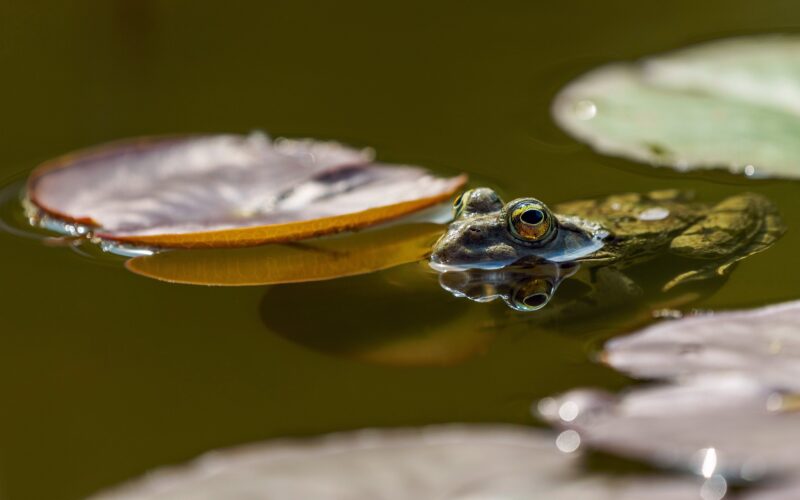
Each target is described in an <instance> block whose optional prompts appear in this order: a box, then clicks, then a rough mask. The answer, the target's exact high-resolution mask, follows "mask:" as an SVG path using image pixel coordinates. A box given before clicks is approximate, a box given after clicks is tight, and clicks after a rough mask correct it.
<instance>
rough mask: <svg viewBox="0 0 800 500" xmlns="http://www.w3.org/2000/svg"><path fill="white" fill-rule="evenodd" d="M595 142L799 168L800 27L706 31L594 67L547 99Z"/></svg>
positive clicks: (647, 154) (659, 158)
mask: <svg viewBox="0 0 800 500" xmlns="http://www.w3.org/2000/svg"><path fill="white" fill-rule="evenodd" d="M553 115H554V117H555V119H556V121H557V122H558V124H559V125H560V126H561V127H562V128H564V130H566V131H567V132H569V133H570V134H572V135H573V136H575V137H576V138H578V139H580V140H582V141H584V142H586V143H588V144H589V145H591V146H592V147H593V148H594V149H595V150H597V151H599V152H601V153H605V154H609V155H614V156H622V157H625V158H629V159H632V160H636V161H642V162H646V163H651V164H654V165H662V166H670V167H674V168H677V169H679V170H690V169H695V168H710V167H722V168H727V169H729V170H731V171H733V172H742V173H745V174H746V175H751V176H752V175H756V176H777V177H787V178H798V177H800V140H798V137H800V37H798V36H789V35H766V36H764V35H762V36H753V37H742V38H734V39H727V40H720V41H714V42H710V43H706V44H702V45H698V46H695V47H690V48H687V49H684V50H679V51H675V52H672V53H668V54H664V55H659V56H654V57H651V58H647V59H643V60H641V61H639V62H635V63H614V64H609V65H607V66H604V67H601V68H599V69H596V70H594V71H591V72H589V73H587V74H586V75H584V76H582V77H580V78H578V79H577V80H575V81H574V82H572V83H570V84H569V85H567V86H566V87H565V88H564V89H563V90H562V91H561V92H560V93H559V94H558V96H557V97H556V99H555V101H554V103H553Z"/></svg>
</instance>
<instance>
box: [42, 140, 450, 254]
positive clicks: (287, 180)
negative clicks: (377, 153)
mask: <svg viewBox="0 0 800 500" xmlns="http://www.w3.org/2000/svg"><path fill="white" fill-rule="evenodd" d="M465 181H466V177H465V176H463V175H461V176H457V177H451V178H441V177H438V176H436V175H434V174H432V173H431V172H429V171H427V170H425V169H423V168H420V167H411V166H399V165H383V164H379V163H375V162H374V161H373V160H372V157H371V154H370V153H369V152H368V151H357V150H354V149H350V148H346V147H344V146H341V145H339V144H335V143H326V142H316V141H310V140H297V141H295V140H278V141H271V140H269V139H268V138H267V137H265V136H264V135H261V134H252V135H250V136H234V135H220V136H202V137H182V138H170V139H152V140H149V139H146V140H139V141H129V142H122V143H117V144H113V145H110V146H106V147H101V148H99V149H95V150H91V151H87V152H81V153H76V154H74V155H68V156H65V157H63V158H59V159H56V160H54V161H52V162H49V163H47V164H44V165H42V166H40V167H39V168H37V169H36V170H35V171H34V172H33V174H31V177H30V180H29V183H28V196H29V198H30V201H31V202H32V204H33V205H34V206H35V207H36V208H38V209H39V210H41V211H42V212H44V214H46V215H48V216H51V217H55V218H57V219H59V220H61V221H64V222H67V223H73V224H81V225H84V226H87V227H88V229H89V230H91V231H92V232H93V233H94V235H95V236H98V237H100V238H103V239H106V240H113V241H119V242H125V243H132V244H139V245H151V246H160V247H203V246H205V247H236V246H251V245H257V244H261V243H267V242H286V241H295V240H300V239H305V238H312V237H316V236H321V235H325V234H331V233H337V232H341V231H348V230H354V229H359V228H363V227H367V226H371V225H375V224H378V223H381V222H385V221H388V220H392V219H397V218H399V217H402V216H405V215H408V214H410V213H413V212H416V211H419V210H422V209H424V208H427V207H430V206H433V205H436V204H438V203H440V202H442V201H445V200H447V199H449V198H450V197H451V196H452V195H453V193H454V192H455V191H456V190H457V189H458V188H459V187H461V186H462V185H463V184H464V183H465Z"/></svg>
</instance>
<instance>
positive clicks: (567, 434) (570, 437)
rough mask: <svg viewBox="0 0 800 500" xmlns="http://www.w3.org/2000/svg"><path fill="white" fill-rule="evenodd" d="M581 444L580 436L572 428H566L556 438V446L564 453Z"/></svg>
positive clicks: (570, 451)
mask: <svg viewBox="0 0 800 500" xmlns="http://www.w3.org/2000/svg"><path fill="white" fill-rule="evenodd" d="M580 446H581V436H580V434H578V433H577V432H575V431H573V430H572V429H569V430H566V431H564V432H562V433H561V434H559V435H558V437H557V438H556V448H558V449H559V451H561V452H564V453H572V452H573V451H575V450H577V449H578V448H580Z"/></svg>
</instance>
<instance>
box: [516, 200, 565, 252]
mask: <svg viewBox="0 0 800 500" xmlns="http://www.w3.org/2000/svg"><path fill="white" fill-rule="evenodd" d="M507 217H508V228H509V230H510V231H511V234H513V235H514V236H516V237H517V238H519V239H521V240H523V241H531V242H534V241H537V242H538V241H544V240H545V239H546V238H547V237H549V236H551V235H552V234H553V232H554V230H555V224H553V217H552V215H551V214H550V210H549V209H548V208H547V207H546V206H545V205H544V203H542V202H540V201H539V200H535V199H533V198H528V199H524V200H519V201H514V202H511V203H510V204H509V209H508V211H507Z"/></svg>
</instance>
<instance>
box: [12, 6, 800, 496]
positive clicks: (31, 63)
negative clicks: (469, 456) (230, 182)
mask: <svg viewBox="0 0 800 500" xmlns="http://www.w3.org/2000/svg"><path fill="white" fill-rule="evenodd" d="M794 26H800V8H798V7H797V6H796V5H795V4H793V3H792V2H777V1H776V2H762V3H761V4H759V6H758V8H757V9H756V8H754V6H753V4H752V2H744V1H737V2H730V1H725V2H723V1H716V0H715V1H707V2H704V3H703V5H702V6H698V5H697V4H696V3H694V2H672V3H671V4H670V6H669V7H665V6H661V7H660V8H659V9H653V7H652V5H651V4H647V3H643V2H634V1H620V2H615V3H614V4H613V5H608V4H598V3H595V2H564V3H560V4H558V3H554V4H548V5H547V7H546V8H544V7H541V6H537V5H536V4H535V3H532V2H524V1H507V2H500V3H497V4H495V5H493V6H492V7H491V8H490V7H489V6H488V5H484V6H483V7H477V6H467V5H465V4H463V3H462V2H455V1H445V2H437V3H436V4H435V5H434V4H431V3H430V2H402V3H397V4H395V5H393V6H388V5H385V4H375V3H372V2H360V1H345V2H336V3H335V4H330V5H327V6H322V5H319V3H318V2H304V1H293V2H283V1H275V2H269V3H268V2H249V3H248V4H247V5H244V4H241V3H236V4H230V3H227V4H226V3H219V2H211V1H205V0H203V1H198V0H194V1H188V0H182V1H170V2H167V1H151V0H129V1H110V2H94V1H78V2H69V3H59V2H51V3H49V4H48V5H44V4H41V3H37V2H16V3H13V4H12V3H10V2H6V3H4V4H3V5H2V6H0V62H2V64H3V68H4V78H3V79H2V82H0V92H2V95H4V96H6V100H5V102H4V113H3V116H4V121H5V123H6V125H5V127H4V128H3V134H0V145H1V146H2V150H3V152H4V157H3V161H2V162H0V177H3V178H5V179H6V180H7V181H8V182H13V181H15V180H18V179H22V178H24V176H25V175H26V173H27V172H29V171H30V170H31V169H32V168H33V167H34V166H36V165H37V164H38V163H40V162H41V161H44V160H46V159H48V158H51V157H54V156H57V155H59V154H62V153H64V152H67V151H71V150H75V149H78V148H81V147H85V146H90V145H93V144H98V143H102V142H104V141H108V140H112V139H117V138H121V137H130V136H139V135H153V134H164V133H176V132H180V133H183V132H240V133H246V132H248V131H250V130H254V129H259V130H265V131H268V132H269V133H270V134H273V135H275V136H292V137H314V138H319V139H334V140H338V141H342V142H346V143H349V144H352V145H354V146H371V147H374V148H375V149H376V150H377V153H378V158H379V159H381V160H385V161H388V162H404V163H412V164H420V165H424V166H426V167H429V168H431V169H434V170H437V171H439V172H442V173H448V174H449V173H454V172H459V171H464V172H467V173H469V174H470V175H471V176H472V178H473V183H480V184H484V185H490V186H492V187H493V188H495V189H497V190H498V191H499V192H500V193H502V194H503V195H504V196H505V197H506V198H507V199H510V198H514V197H517V196H524V195H532V196H536V197H538V198H540V199H542V200H543V201H545V202H547V203H553V204H555V203H558V202H562V201H568V200H572V199H578V198H585V197H592V196H601V195H606V194H612V193H617V192H625V191H650V190H655V189H668V188H680V189H691V190H693V191H694V192H696V194H697V196H698V198H700V199H703V200H709V201H715V200H718V199H721V198H723V197H725V196H729V195H732V194H735V193H740V192H742V191H745V190H747V191H753V192H758V193H761V194H763V195H765V196H767V197H768V198H770V199H771V200H773V201H774V202H775V203H776V204H777V206H778V207H779V209H780V211H781V213H782V215H783V218H784V221H785V222H786V224H787V226H788V227H789V231H788V232H787V233H786V235H785V236H784V237H783V238H782V239H781V240H780V241H779V242H778V243H777V244H775V245H774V246H773V247H772V248H770V249H769V250H768V251H766V252H764V253H761V254H758V255H755V256H753V257H751V258H749V259H746V260H745V261H743V262H742V263H741V264H740V265H739V266H738V268H737V269H736V270H735V271H734V272H733V274H732V275H731V277H730V279H728V280H727V281H726V282H724V283H723V284H722V285H721V286H719V287H712V286H711V285H709V286H708V287H706V289H705V292H706V293H704V294H703V295H702V296H701V297H700V298H698V299H697V300H695V301H694V302H692V303H691V305H690V306H687V307H691V308H697V309H715V310H716V309H730V308H740V307H750V306H760V305H765V304H769V303H773V302H779V301H783V300H788V299H794V298H798V297H799V296H800V291H798V289H797V287H796V286H795V284H796V283H797V282H798V280H800V268H798V269H795V268H794V266H793V264H794V256H796V255H797V252H798V249H800V233H798V232H797V231H795V229H794V228H795V227H796V226H797V225H798V224H799V223H800V204H798V203H797V193H798V189H800V188H799V187H798V185H797V183H795V182H790V181H775V180H754V179H747V178H744V177H740V176H733V175H730V174H726V173H723V172H705V173H693V174H679V173H674V172H672V171H669V170H666V169H652V168H649V167H646V166H643V165H637V164H634V163H631V162H628V161H625V160H620V159H613V158H607V157H601V156H599V155H596V154H594V153H592V152H591V151H590V150H589V149H588V148H587V147H585V146H582V145H580V144H578V143H577V142H576V141H574V140H573V139H571V138H569V137H567V136H566V135H565V134H564V133H562V132H561V131H559V130H558V129H557V128H556V126H555V125H554V124H553V121H552V119H551V118H550V115H549V106H550V101H551V99H552V97H553V96H554V94H555V93H556V92H557V90H558V89H559V88H560V87H561V86H563V85H564V84H565V83H567V82H568V81H569V80H571V79H572V78H574V77H575V76H577V75H579V74H581V73H583V72H585V71H586V70H588V69H590V68H592V67H594V66H596V65H598V64H602V63H605V62H608V61H612V60H617V59H631V58H635V57H638V56H642V55H645V54H651V53H654V52H659V51H662V50H668V49H671V48H676V47H679V46H684V45H687V44H689V43H693V42H698V41H703V40H707V39H711V38H716V37H719V36H729V35H733V34H740V33H757V32H764V31H775V30H782V31H785V30H787V29H792V28H793V27H794ZM6 193H7V191H6ZM4 207H5V208H4V210H6V216H8V215H9V213H10V212H8V211H9V210H12V209H11V208H9V204H7V203H6V204H5V205H4ZM5 218H6V219H8V217H5ZM0 255H1V256H2V259H1V262H2V264H0V266H2V275H3V277H4V280H3V283H4V289H3V294H2V297H1V300H0V311H2V320H0V329H1V330H2V335H0V394H2V395H3V404H2V410H0V498H4V499H40V498H48V499H74V498H81V497H84V496H86V495H88V494H90V493H92V492H94V491H97V490H98V489H101V488H103V487H107V486H110V485H112V484H115V483H118V482H120V481H123V480H125V479H128V478H131V477H133V476H137V475H139V474H141V473H143V472H145V471H147V470H150V469H152V468H154V467H157V466H159V465H162V464H168V463H175V462H182V461H184V460H186V459H189V458H191V457H193V456H196V455H197V454H199V453H202V452H204V451H207V450H209V449H213V448H219V447H224V446H230V445H234V444H239V443H246V442H252V441H258V440H263V439H266V438H271V437H278V436H302V435H311V434H319V433H326V432H331V431H338V430H346V429H356V428H363V427H383V426H408V425H422V424H430V423H442V422H511V423H521V424H527V425H542V424H541V422H540V421H539V420H537V419H536V418H534V416H532V415H531V411H530V407H531V404H532V403H534V402H535V401H537V400H538V399H540V398H542V397H545V396H548V395H551V394H554V393H558V392H562V391H565V390H568V389H571V388H573V387H578V386H594V387H601V388H605V389H610V390H616V389H618V388H622V387H625V386H627V385H629V384H631V383H632V381H631V380H630V379H628V378H626V377H625V376H623V375H621V374H619V373H617V372H615V371H613V370H612V369H610V368H607V367H605V366H602V365H598V364H596V363H595V362H594V361H593V355H594V354H595V352H596V349H597V347H598V346H599V342H600V341H601V340H603V339H606V338H608V337H609V336H612V335H614V334H618V333H622V332H625V331H629V330H630V329H631V328H632V325H634V324H641V323H642V321H646V320H647V317H642V316H641V314H638V313H637V312H636V311H623V313H620V314H617V315H614V316H597V317H596V316H590V317H587V318H581V319H580V320H575V321H574V322H570V323H568V324H567V323H562V324H560V325H559V326H558V327H557V328H545V327H542V326H541V325H540V324H537V323H536V322H535V321H532V320H531V318H533V317H534V316H535V313H533V314H530V315H526V314H524V313H519V312H516V311H513V310H511V309H509V308H507V307H506V306H505V305H504V304H503V303H502V302H501V301H495V302H492V303H488V304H480V303H476V302H471V301H468V300H466V299H463V298H456V297H454V296H452V295H451V294H449V293H447V292H446V291H444V290H443V289H442V288H440V286H439V284H438V282H437V276H436V274H435V273H433V272H431V271H430V270H429V269H427V266H425V265H424V264H420V263H412V264H407V265H404V266H400V267H396V268H393V269H390V270H386V271H382V272H378V273H373V274H369V275H364V276H357V277H350V278H343V279H339V280H334V281H326V282H318V283H307V284H291V285H277V286H270V287H241V288H213V287H198V286H188V285H172V284H167V283H162V282H158V281H154V280H150V279H146V278H144V277H141V276H137V275H134V274H132V273H130V272H128V271H127V270H125V268H124V267H123V266H122V265H121V260H120V259H113V258H96V257H91V256H82V255H79V254H77V253H75V252H71V251H69V250H68V249H65V248H59V247H53V246H48V245H44V244H42V242H41V241H40V240H38V239H26V238H22V237H19V236H17V235H14V234H10V233H9V232H0ZM645 278H646V277H645ZM558 299H559V297H558V296H557V297H556V299H554V300H558ZM639 312H641V311H639ZM594 465H595V466H599V467H606V468H610V469H615V468H621V467H624V465H623V464H622V463H620V462H608V461H606V462H604V461H603V460H600V461H599V463H598V464H594Z"/></svg>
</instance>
